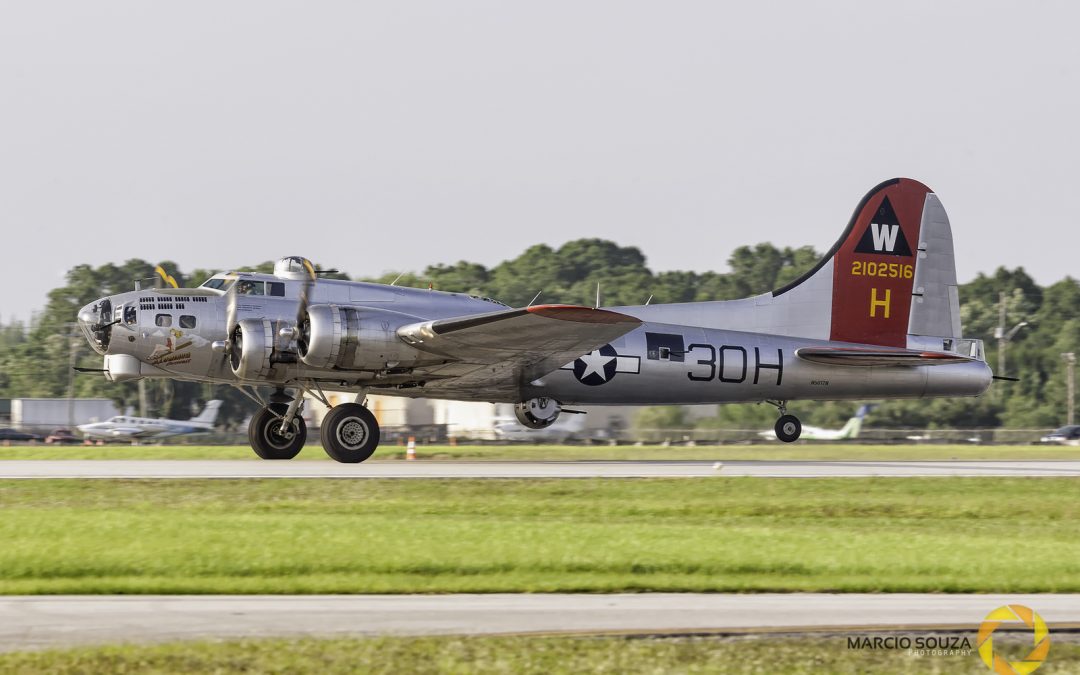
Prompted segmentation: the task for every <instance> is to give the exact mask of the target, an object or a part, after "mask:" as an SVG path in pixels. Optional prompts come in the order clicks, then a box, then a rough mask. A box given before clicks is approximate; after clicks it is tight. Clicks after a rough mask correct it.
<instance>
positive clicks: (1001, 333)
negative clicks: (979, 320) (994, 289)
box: [994, 291, 1008, 377]
mask: <svg viewBox="0 0 1080 675" xmlns="http://www.w3.org/2000/svg"><path fill="white" fill-rule="evenodd" d="M994 337H996V338H997V343H998V375H1001V376H1002V377H1004V376H1005V343H1006V342H1008V340H1006V339H1005V291H1001V293H999V294H998V327H997V330H996V331H994Z"/></svg>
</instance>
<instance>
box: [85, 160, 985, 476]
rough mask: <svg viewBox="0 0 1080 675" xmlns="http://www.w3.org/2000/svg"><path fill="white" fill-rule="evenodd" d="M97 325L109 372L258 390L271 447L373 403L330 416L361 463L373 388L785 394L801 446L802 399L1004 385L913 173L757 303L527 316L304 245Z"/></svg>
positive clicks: (520, 395)
mask: <svg viewBox="0 0 1080 675" xmlns="http://www.w3.org/2000/svg"><path fill="white" fill-rule="evenodd" d="M78 319H79V323H80V325H81V327H82V330H83V332H84V333H85V335H86V338H87V339H88V340H89V342H90V345H91V346H92V347H93V348H94V349H95V350H96V351H97V352H98V353H100V354H102V355H103V356H104V367H103V372H104V374H105V376H106V377H107V378H108V379H109V380H112V381H115V382H122V381H127V380H134V379H138V378H143V377H151V378H153V377H167V378H174V379H180V380H190V381H197V382H213V383H225V384H230V385H233V386H236V387H238V388H239V389H240V390H241V391H243V392H244V393H245V394H247V395H248V396H250V397H251V398H253V399H254V400H256V401H257V402H258V403H259V405H260V410H259V412H258V413H257V414H255V415H254V416H253V417H252V419H251V422H250V425H249V429H248V436H249V440H250V442H251V446H252V448H253V449H254V450H255V452H256V454H258V455H259V456H260V457H262V458H264V459H290V458H292V457H294V456H295V455H296V454H297V453H298V452H299V451H300V449H301V448H302V447H303V445H304V442H305V440H306V438H307V429H306V427H305V423H304V421H303V417H302V415H300V414H299V413H300V406H301V405H303V401H304V396H303V395H302V394H303V393H307V394H309V395H311V396H312V397H314V398H315V399H317V400H321V401H322V402H323V403H327V404H328V401H327V399H326V397H325V395H324V394H323V392H324V390H327V389H332V390H335V391H350V392H355V393H356V394H357V396H356V402H352V403H341V404H338V405H336V406H333V407H332V408H331V409H330V411H329V412H328V413H327V414H326V416H325V417H324V419H323V422H322V426H321V427H320V437H321V440H322V445H323V447H324V448H325V450H326V452H327V454H329V455H330V456H331V457H332V458H333V459H336V460H338V461H339V462H362V461H364V460H365V459H367V458H368V457H370V456H371V454H372V453H373V452H374V451H375V448H376V446H377V445H378V443H379V425H378V422H377V421H376V419H375V417H374V415H372V413H371V412H370V411H369V410H368V409H367V408H366V407H365V406H364V401H365V400H366V395H367V394H368V393H371V392H376V393H380V394H390V395H397V396H410V397H431V398H446V399H457V400H469V401H490V402H504V403H514V404H516V408H515V411H516V415H517V418H518V419H519V420H520V421H521V423H522V424H524V425H525V426H528V427H530V428H533V429H542V428H544V427H547V426H549V425H551V424H552V423H553V422H554V421H555V420H556V419H557V418H558V417H559V415H560V413H561V412H562V411H563V409H564V406H574V405H606V404H618V405H626V404H634V405H659V404H664V405H667V404H695V403H732V402H768V403H771V404H773V405H775V406H776V408H777V410H778V412H779V419H778V420H777V422H776V427H775V431H776V435H777V437H778V438H779V439H780V440H782V441H788V442H790V441H795V440H796V439H798V438H799V434H800V430H801V424H800V423H799V420H798V419H797V418H796V417H795V416H794V415H792V414H790V413H789V412H788V410H787V405H788V403H789V402H790V401H795V400H839V399H868V398H874V399H887V398H920V397H940V396H978V395H980V394H982V393H983V392H984V391H986V389H987V388H988V387H989V385H990V382H991V379H992V374H991V371H990V368H989V367H988V366H987V364H986V362H985V360H984V356H983V345H982V343H981V341H979V340H971V339H964V338H963V337H962V333H961V329H960V306H959V298H958V296H957V283H956V268H955V263H954V260H953V241H952V232H951V229H950V225H949V219H948V217H947V216H946V214H945V210H944V209H943V208H942V205H941V202H940V201H939V200H938V197H937V195H936V194H934V193H933V192H932V191H931V190H930V189H929V188H928V187H926V186H925V185H923V184H922V183H919V182H917V181H914V180H911V179H907V178H897V179H893V180H889V181H885V182H884V183H881V184H880V185H878V186H877V187H875V188H874V189H873V190H871V191H870V193H869V194H867V195H866V196H865V197H864V198H863V200H862V201H861V202H859V205H858V206H857V207H856V209H855V213H854V214H853V216H852V218H851V221H850V222H849V223H848V225H847V227H846V229H845V230H844V232H843V234H842V235H841V236H840V239H839V240H838V241H837V242H836V244H835V245H834V246H833V247H832V249H831V250H830V251H829V252H828V253H827V254H826V255H825V257H824V258H822V259H821V260H820V261H819V262H818V263H817V265H816V266H815V267H814V268H813V269H811V270H809V271H808V272H806V274H804V275H803V276H801V277H800V278H798V279H797V280H795V281H793V282H792V283H790V284H788V285H786V286H784V287H783V288H778V289H776V290H773V291H771V292H767V293H763V294H761V295H757V296H754V297H751V298H746V299H743V300H731V301H706V302H689V303H676V304H646V305H642V306H631V307H606V308H600V307H584V306H575V305H532V306H528V307H519V308H511V307H508V306H506V305H503V304H501V303H499V302H496V301H494V300H490V299H486V298H478V297H471V296H469V295H464V294H460V293H447V292H440V291H434V290H425V289H414V288H401V287H397V286H393V285H390V286H387V285H381V284H372V283H360V282H350V281H338V280H330V279H320V278H319V275H318V271H317V270H315V268H314V267H313V266H312V265H311V263H310V262H309V261H308V260H306V259H305V258H301V257H288V258H283V259H282V260H280V261H279V262H278V263H277V264H276V265H275V268H274V273H273V274H255V273H244V272H229V273H223V274H217V275H214V276H213V277H212V278H210V279H209V280H208V281H206V282H205V283H204V284H203V285H202V286H200V287H198V288H184V289H180V288H165V289H156V290H136V291H133V292H128V293H120V294H117V295H112V296H109V297H105V298H102V299H100V300H98V301H97V302H94V303H91V304H89V305H87V306H86V307H84V308H83V309H81V310H80V311H79V315H78ZM259 388H264V391H265V388H269V389H270V390H271V392H272V393H269V395H268V396H265V397H264V396H262V395H261V394H260V393H259Z"/></svg>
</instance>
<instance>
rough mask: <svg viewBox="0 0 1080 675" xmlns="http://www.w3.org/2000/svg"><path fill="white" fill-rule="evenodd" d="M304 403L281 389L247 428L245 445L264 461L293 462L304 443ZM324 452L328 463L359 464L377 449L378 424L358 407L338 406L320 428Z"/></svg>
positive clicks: (355, 404)
mask: <svg viewBox="0 0 1080 675" xmlns="http://www.w3.org/2000/svg"><path fill="white" fill-rule="evenodd" d="M303 401H304V399H303V397H302V396H300V395H299V394H297V396H296V397H295V398H290V397H289V395H288V394H286V393H285V391H284V390H283V389H279V390H277V391H275V392H274V393H273V394H272V395H271V396H270V402H269V404H268V405H265V406H264V407H262V408H260V409H259V411H258V412H257V413H255V414H254V415H253V416H252V417H251V422H250V423H249V424H248V442H250V443H251V448H252V449H253V450H254V451H255V454H256V455H258V456H259V457H262V458H263V459H292V458H293V457H296V455H297V454H298V453H299V452H300V450H301V449H302V448H303V447H304V443H305V442H307V425H306V424H305V423H304V418H303V416H302V415H301V410H302V409H303V405H304V403H303ZM319 437H320V440H322V446H323V449H324V450H326V454H328V455H330V458H331V459H334V460H336V461H338V462H342V463H345V464H356V463H357V462H362V461H364V460H365V459H367V458H368V457H371V455H372V454H373V453H374V452H375V448H377V447H378V446H379V422H378V421H377V420H376V419H375V415H373V414H371V411H370V410H368V409H367V408H366V407H364V406H363V405H361V404H359V403H339V404H338V405H336V406H334V407H333V408H331V409H330V411H329V412H328V413H326V416H325V417H323V421H322V426H320V427H319Z"/></svg>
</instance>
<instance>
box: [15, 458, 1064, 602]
mask: <svg viewBox="0 0 1080 675" xmlns="http://www.w3.org/2000/svg"><path fill="white" fill-rule="evenodd" d="M1078 523H1080V481H1077V480H1073V479H1068V478H1061V479H1057V478H1046V479H1039V480H1037V481H1033V480H1030V479H1023V478H927V479H902V480H901V479H873V478H868V479H850V478H843V479H808V480H798V481H776V480H768V479H754V478H721V477H716V478H704V479H632V480H620V479H596V480H593V479H583V480H465V479H458V480H430V481H428V480H425V481H394V480H364V481H350V480H333V479H328V480H322V479H306V480H184V481H181V480H169V481H154V480H138V481H124V480H94V481H79V480H40V481H38V480H34V481H0V541H2V542H3V543H4V544H3V546H0V593H4V594H21V593H446V592H512V591H523V592H557V591H558V592H575V591H582V592H616V591H839V592H854V591H860V592H898V591H910V592H1003V593H1004V592H1077V591H1080V525H1078Z"/></svg>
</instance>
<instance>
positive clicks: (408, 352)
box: [297, 305, 431, 370]
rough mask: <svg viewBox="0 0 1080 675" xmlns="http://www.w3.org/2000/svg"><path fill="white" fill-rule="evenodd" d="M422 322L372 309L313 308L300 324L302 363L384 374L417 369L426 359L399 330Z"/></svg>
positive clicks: (346, 307) (408, 316)
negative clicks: (391, 370)
mask: <svg viewBox="0 0 1080 675" xmlns="http://www.w3.org/2000/svg"><path fill="white" fill-rule="evenodd" d="M418 320H419V319H418V318H417V317H415V316H410V315H407V314H401V313H399V312H391V311H388V310H384V309H372V308H370V307H349V306H341V305H313V306H311V307H309V308H308V313H307V317H306V319H305V320H304V321H303V322H301V325H300V329H299V332H300V335H299V338H298V340H297V352H298V354H299V356H300V360H301V361H303V362H304V364H305V365H308V366H311V367H312V368H338V369H342V370H383V369H386V368H401V367H409V366H411V365H415V364H416V362H417V361H419V360H421V359H424V358H427V359H430V358H431V357H430V355H427V356H425V354H424V353H423V352H420V351H418V350H417V349H415V348H413V347H411V346H409V345H407V344H405V343H404V342H402V341H401V338H399V337H398V335H397V329H398V328H400V327H401V326H404V325H406V324H409V323H415V322H416V321H418Z"/></svg>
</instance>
